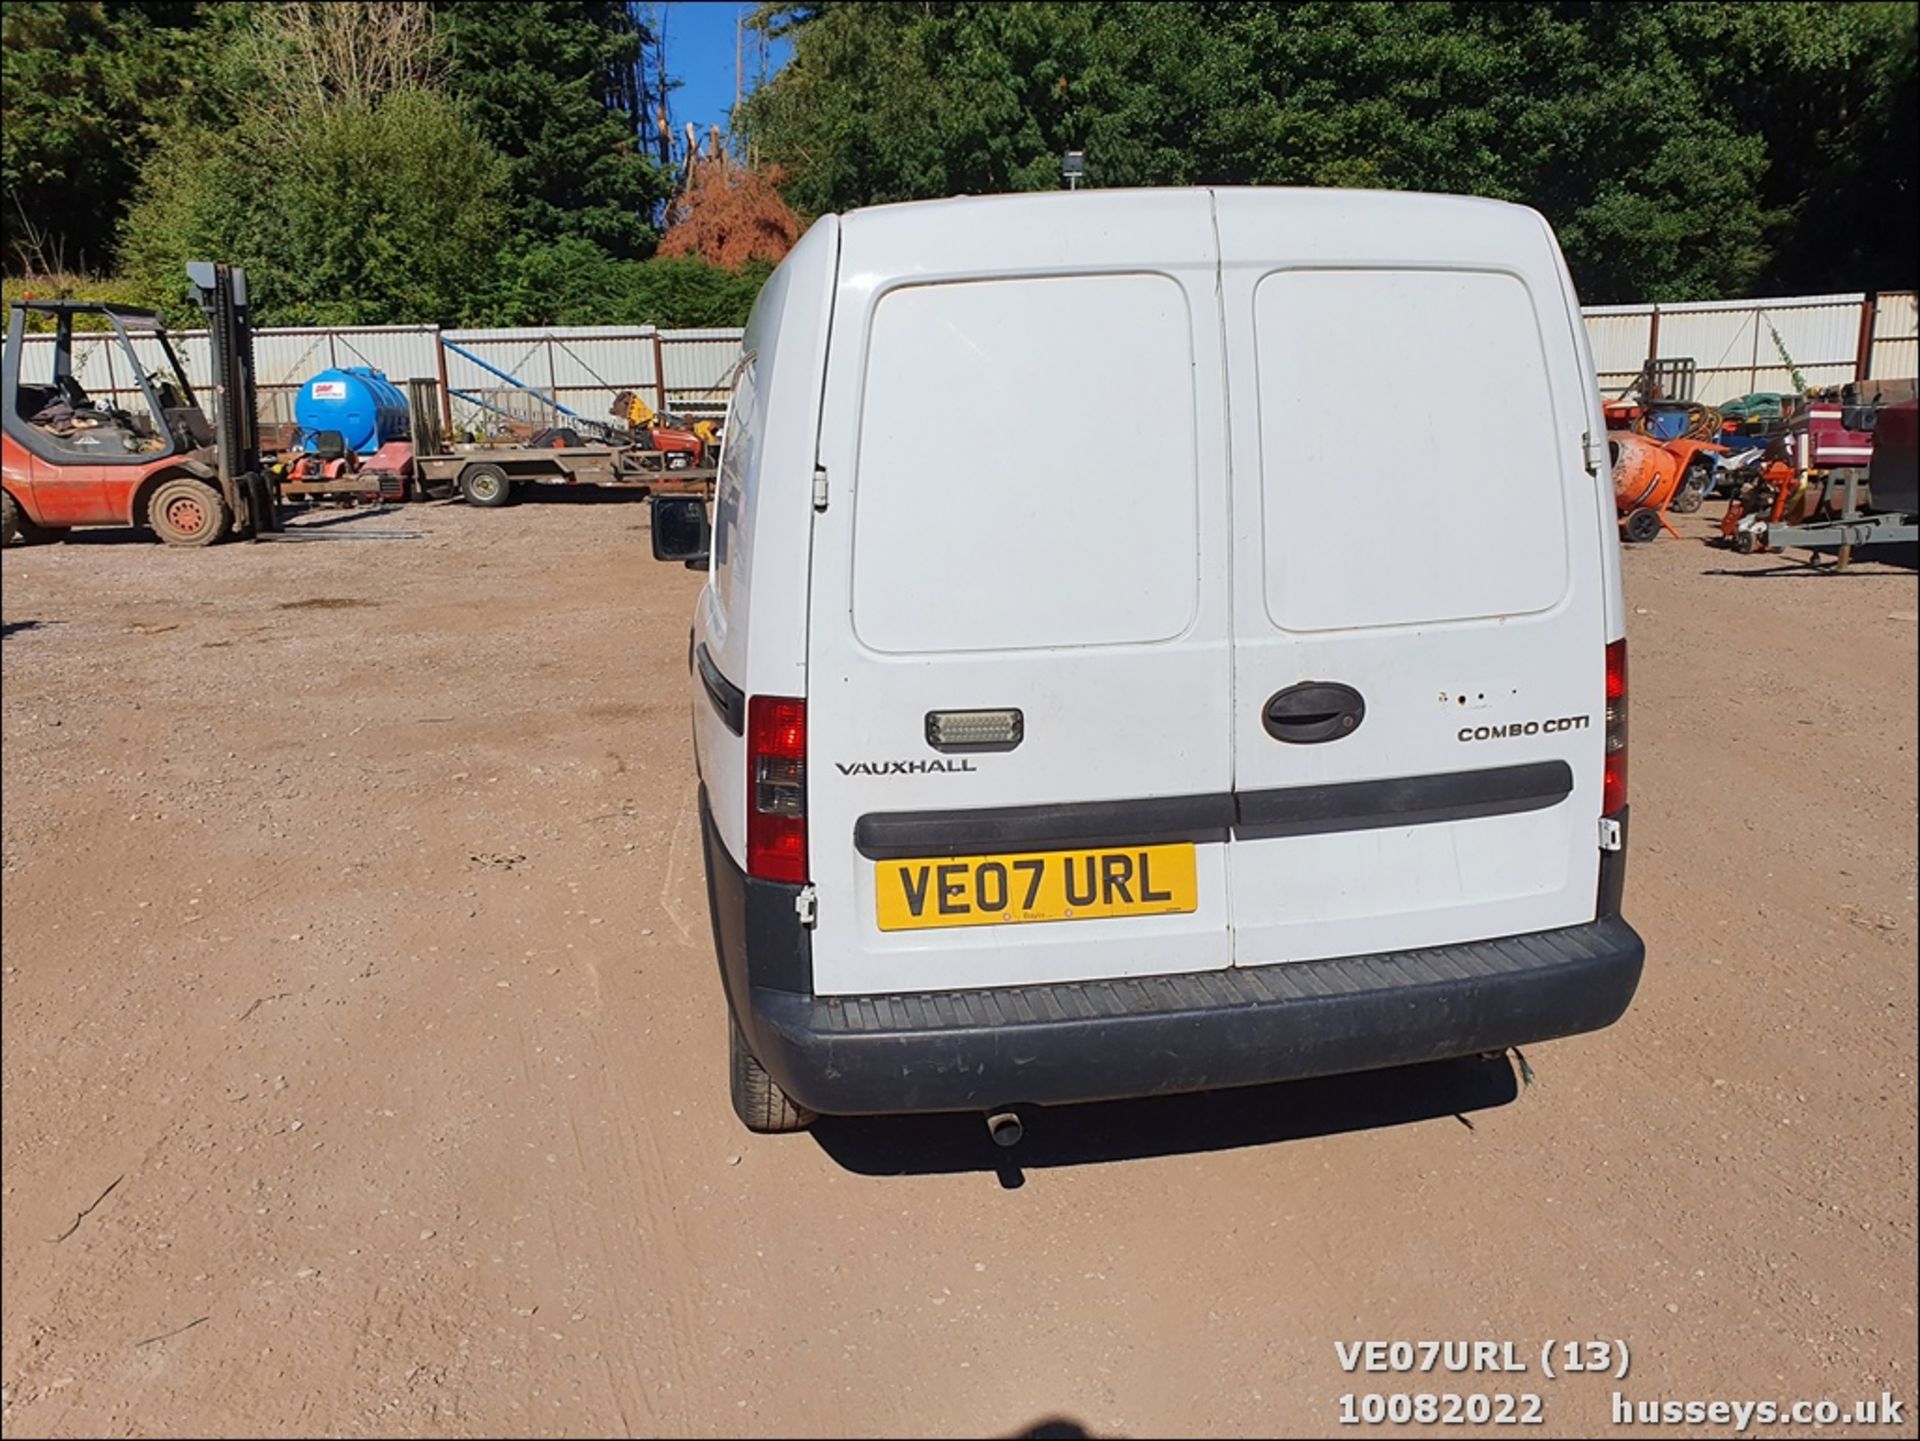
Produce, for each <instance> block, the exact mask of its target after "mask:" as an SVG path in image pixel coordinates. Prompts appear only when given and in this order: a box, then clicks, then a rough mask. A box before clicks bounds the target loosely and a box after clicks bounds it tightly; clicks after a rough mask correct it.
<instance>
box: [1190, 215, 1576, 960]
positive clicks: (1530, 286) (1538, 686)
mask: <svg viewBox="0 0 1920 1441" xmlns="http://www.w3.org/2000/svg"><path fill="white" fill-rule="evenodd" d="M1216 205H1217V214H1218V219H1219V234H1220V245H1221V251H1222V291H1221V294H1222V306H1223V312H1224V314H1223V319H1224V325H1225V333H1226V338H1227V349H1228V356H1229V366H1228V371H1229V375H1228V383H1229V397H1230V409H1231V414H1232V421H1231V430H1232V441H1231V444H1232V473H1233V498H1234V504H1233V521H1234V562H1233V567H1232V570H1233V591H1234V597H1233V598H1234V607H1233V609H1234V661H1233V700H1232V708H1233V723H1232V731H1233V769H1234V789H1235V792H1236V805H1237V807H1238V818H1239V824H1238V826H1237V828H1236V830H1235V833H1234V839H1233V842H1232V844H1231V846H1230V847H1229V852H1230V857H1229V869H1228V877H1229V884H1230V888H1231V893H1232V897H1233V901H1232V907H1233V925H1234V957H1235V963H1236V964H1239V965H1260V964H1269V963H1274V962H1286V961H1299V960H1313V959H1319V958H1323V957H1329V956H1344V955H1360V954H1369V953H1375V952H1382V951H1393V950H1401V949H1409V948H1417V947H1426V946H1438V945H1445V944H1452V943H1458V942H1465V941H1472V940H1480V939H1486V938H1491V937H1496V936H1507V935H1514V934H1519V933H1524V932H1530V931H1537V930H1544V929H1550V928H1553V927H1558V926H1565V925H1573V924H1577V923H1580V922H1584V921H1590V920H1592V919H1593V916H1594V907H1595V896H1596V884H1597V879H1598V866H1599V852H1598V842H1597V824H1598V817H1599V815H1600V811H1601V777H1602V770H1603V745H1604V738H1603V732H1604V704H1605V701H1604V694H1605V666H1606V657H1605V640H1606V633H1605V626H1606V619H1605V609H1604V605H1605V588H1604V586H1605V582H1604V579H1603V567H1602V557H1601V538H1602V537H1603V536H1604V535H1605V534H1606V532H1605V529H1604V519H1603V517H1602V516H1601V515H1600V513H1599V511H1598V506H1599V505H1600V504H1601V501H1602V491H1603V489H1604V487H1603V486H1602V484H1601V482H1600V480H1598V479H1597V478H1596V477H1595V476H1594V475H1592V474H1589V473H1588V471H1587V469H1586V458H1585V457H1586V447H1585V445H1584V442H1583V436H1584V434H1585V432H1586V431H1587V430H1588V428H1589V426H1590V424H1591V421H1590V407H1589V406H1588V404H1587V401H1588V396H1589V393H1590V392H1591V390H1592V387H1593V377H1592V376H1591V375H1590V374H1584V373H1582V370H1581V366H1580V363H1579V356H1578V352H1577V350H1576V347H1575V344H1574V341H1573V338H1572V332H1571V330H1570V318H1569V304H1570V296H1569V295H1568V294H1567V292H1566V290H1565V288H1564V286H1563V284H1562V281H1561V277H1560V270H1559V266H1558V262H1557V259H1556V254H1555V251H1554V249H1553V245H1552V241H1551V239H1550V237H1549V234H1548V232H1547V230H1546V227H1545V225H1544V223H1543V222H1541V221H1540V219H1539V217H1538V216H1536V215H1533V214H1532V213H1531V212H1529V211H1526V210H1523V209H1520V208H1518V207H1513V206H1505V205H1498V204H1493V203H1489V202H1476V201H1461V200H1457V199H1448V198H1442V197H1432V196H1405V195H1391V194H1384V193H1383V194H1377V195H1376V194H1358V195H1356V194H1341V193H1334V192H1292V193H1288V192H1265V193H1263V192H1257V191H1255V192H1233V191H1221V192H1216ZM1571 323H1573V324H1577V323H1578V320H1577V317H1574V318H1573V319H1572V322H1571Z"/></svg>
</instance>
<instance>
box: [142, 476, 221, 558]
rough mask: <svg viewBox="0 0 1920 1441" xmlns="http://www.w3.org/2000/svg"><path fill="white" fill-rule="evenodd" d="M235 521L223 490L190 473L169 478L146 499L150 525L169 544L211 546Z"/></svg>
mask: <svg viewBox="0 0 1920 1441" xmlns="http://www.w3.org/2000/svg"><path fill="white" fill-rule="evenodd" d="M232 523H233V516H232V515H231V514H230V513H229V512H228V510H227V503H226V501H224V500H222V499H221V498H220V492H219V491H217V490H215V489H214V488H213V487H212V486H210V485H208V484H207V483H206V482H205V481H203V480H194V479H192V478H191V477H189V476H179V477H177V478H175V479H173V480H169V481H167V482H166V483H165V484H164V485H162V486H161V487H160V488H159V489H158V490H156V491H154V493H153V498H152V499H151V500H149V501H148V502H147V524H148V525H149V526H151V527H152V528H153V533H154V534H155V535H157V536H159V537H160V539H161V540H163V541H165V542H166V543H167V544H168V545H178V546H188V547H199V546H203V545H212V544H213V543H214V542H215V541H216V540H218V539H220V537H221V536H223V535H225V534H226V533H227V528H228V526H230V525H231V524H232Z"/></svg>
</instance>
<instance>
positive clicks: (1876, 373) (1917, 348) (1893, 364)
mask: <svg viewBox="0 0 1920 1441" xmlns="http://www.w3.org/2000/svg"><path fill="white" fill-rule="evenodd" d="M1867 373H1868V374H1869V375H1871V376H1872V377H1873V378H1874V379H1876V380H1913V379H1915V378H1916V377H1917V376H1920V303H1916V297H1915V295H1914V292H1913V291H1911V290H1893V291H1887V292H1885V293H1884V294H1882V295H1881V296H1880V303H1879V306H1878V308H1877V309H1876V310H1875V311H1874V316H1873V347H1872V351H1871V355H1870V358H1869V361H1868V372H1867Z"/></svg>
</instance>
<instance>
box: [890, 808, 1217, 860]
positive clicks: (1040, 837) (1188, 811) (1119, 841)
mask: <svg viewBox="0 0 1920 1441" xmlns="http://www.w3.org/2000/svg"><path fill="white" fill-rule="evenodd" d="M1232 824H1233V797H1232V796H1230V795H1226V794H1224V793H1223V794H1220V795H1213V796H1158V797H1156V798H1154V799H1152V800H1142V801H1079V802H1069V803H1067V804H1064V805H1050V806H1002V807H999V808H996V809H989V810H968V811H896V812H892V813H887V814H879V815H865V816H862V817H860V819H859V820H858V821H857V822H855V823H854V827H853V844H854V847H855V848H856V849H857V850H858V851H859V852H860V854H861V855H863V856H865V857H866V858H867V859H868V860H870V861H884V860H889V859H895V858H904V857H908V856H966V855H974V854H977V853H979V852H981V851H993V850H1042V851H1044V850H1059V849H1061V848H1063V847H1066V846H1083V845H1084V846H1097V845H1145V844H1149V843H1151V842H1154V841H1167V840H1182V839H1185V838H1188V837H1191V836H1194V835H1196V834H1199V833H1204V832H1208V831H1217V832H1225V831H1226V829H1227V827H1229V826H1230V825H1232Z"/></svg>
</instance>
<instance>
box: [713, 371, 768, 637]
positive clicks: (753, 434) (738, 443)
mask: <svg viewBox="0 0 1920 1441" xmlns="http://www.w3.org/2000/svg"><path fill="white" fill-rule="evenodd" d="M754 361H755V357H754V356H751V355H749V356H748V357H747V358H746V359H745V360H743V361H742V362H741V363H740V371H739V374H738V375H737V376H735V377H734V382H733V394H732V395H731V396H730V397H729V398H728V400H727V421H726V426H725V428H724V429H723V430H722V431H721V435H722V436H723V437H724V440H723V443H722V445H721V447H720V475H719V478H718V480H717V481H716V482H715V484H714V495H713V571H712V574H711V576H710V577H709V581H710V583H711V584H712V586H713V589H714V593H715V594H716V595H717V596H718V597H719V599H720V609H721V610H722V611H723V612H724V611H727V610H729V609H730V608H731V606H732V602H733V576H734V567H735V564H736V563H737V562H739V561H742V560H744V559H745V557H746V551H747V548H748V546H749V544H750V543H751V541H750V537H749V535H748V532H747V528H746V526H747V517H748V516H749V514H750V513H751V512H750V510H749V508H748V505H747V500H748V492H749V489H750V487H751V486H752V485H753V477H754V474H755V472H756V471H758V469H759V460H760V408H759V405H758V404H757V401H758V393H757V391H756V389H755V382H754V372H755V368H756V367H755V364H754Z"/></svg>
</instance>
